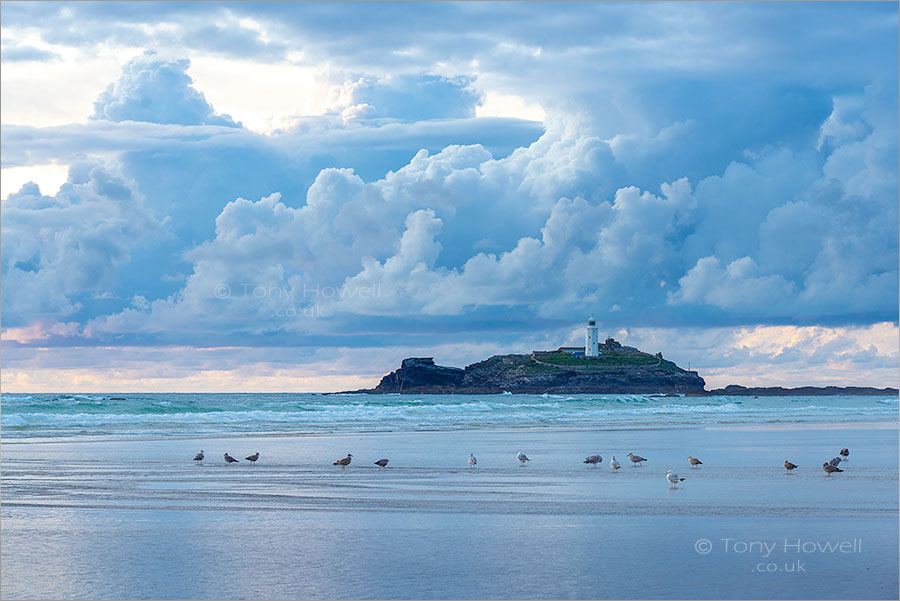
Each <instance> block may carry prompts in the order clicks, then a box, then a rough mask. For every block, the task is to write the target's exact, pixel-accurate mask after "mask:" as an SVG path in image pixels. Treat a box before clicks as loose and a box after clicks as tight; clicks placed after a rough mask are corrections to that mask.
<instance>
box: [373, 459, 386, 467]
mask: <svg viewBox="0 0 900 601" xmlns="http://www.w3.org/2000/svg"><path fill="white" fill-rule="evenodd" d="M387 464H388V460H387V459H379V460H378V461H376V462H375V465H377V466H380V467H387Z"/></svg>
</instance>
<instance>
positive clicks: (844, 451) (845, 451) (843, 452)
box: [841, 447, 850, 461]
mask: <svg viewBox="0 0 900 601" xmlns="http://www.w3.org/2000/svg"><path fill="white" fill-rule="evenodd" d="M841 457H843V459H842V460H841V461H847V460H848V459H850V449H848V448H846V447H845V448H843V449H841Z"/></svg>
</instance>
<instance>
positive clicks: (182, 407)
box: [0, 394, 898, 438]
mask: <svg viewBox="0 0 900 601" xmlns="http://www.w3.org/2000/svg"><path fill="white" fill-rule="evenodd" d="M897 407H898V403H897V399H896V398H894V397H879V396H829V397H763V398H750V397H728V396H713V397H684V396H678V397H671V396H661V395H636V394H629V395H587V394H586V395H569V396H563V395H553V394H544V395H512V394H498V395H480V396H479V395H429V396H422V397H406V396H401V395H394V394H391V395H364V394H335V395H322V394H133V395H130V394H119V395H83V394H63V395H52V394H51V395H39V394H30V395H28V394H8V395H4V397H3V413H2V418H0V423H2V427H3V435H4V436H6V437H9V438H23V437H37V438H42V437H58V436H67V437H70V436H85V435H87V436H96V435H112V436H129V435H162V436H166V435H179V436H181V435H191V434H204V435H207V434H221V433H228V432H360V431H368V430H384V431H414V430H418V429H423V428H427V429H442V430H454V429H478V428H482V427H491V428H497V427H501V428H522V427H526V428H530V427H586V428H616V427H660V426H673V425H717V424H741V423H760V422H762V423H766V422H769V423H778V422H782V421H788V420H789V421H794V422H834V421H866V420H867V421H871V420H873V419H874V420H896V419H897Z"/></svg>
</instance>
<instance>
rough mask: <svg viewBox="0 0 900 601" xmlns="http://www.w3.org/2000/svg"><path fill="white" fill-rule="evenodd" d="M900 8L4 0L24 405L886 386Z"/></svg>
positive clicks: (13, 297)
mask: <svg viewBox="0 0 900 601" xmlns="http://www.w3.org/2000/svg"><path fill="white" fill-rule="evenodd" d="M898 21H900V19H898V5H897V3H895V2H893V3H888V2H886V3H879V2H871V3H840V2H827V3H813V2H811V3H742V2H729V3H700V2H691V3H677V2H665V3H591V2H577V3H564V2H553V3H540V2H528V3H507V2H502V3H462V2H459V3H456V2H450V3H441V2H434V3H432V2H429V3H397V4H393V3H338V2H316V3H291V2H275V3H266V2H251V3H240V2H229V3H217V2H198V3H194V2H159V3H157V2H114V3H106V2H96V3H94V2H77V3H69V2H64V3H54V2H2V3H0V39H2V49H0V66H2V70H0V84H2V85H0V94H2V98H0V107H2V114H0V123H2V126H0V144H2V155H0V157H2V161H0V167H2V173H0V176H2V177H0V183H2V190H0V198H2V234H0V242H2V265H0V267H2V293H0V296H2V332H0V338H2V361H3V363H2V387H3V390H4V391H6V392H17V391H18V392H51V391H53V392H63V391H65V392H89V391H96V392H104V391H180V392H192V391H210V392H217V391H224V392H254V391H260V392H262V391H298V392H299V391H336V390H347V389H356V388H361V387H368V386H372V385H374V384H376V383H377V382H378V380H379V378H380V377H381V376H382V375H383V374H385V373H387V372H389V371H391V370H393V369H395V368H396V367H397V366H398V365H399V362H400V360H401V359H402V358H404V357H409V356H433V357H434V358H435V360H436V362H437V363H439V364H444V365H455V366H464V365H466V364H468V363H472V362H475V361H479V360H482V359H484V358H486V357H488V356H490V355H492V354H497V353H527V352H530V351H532V350H535V349H550V348H556V347H558V346H561V345H575V344H583V340H584V326H585V323H586V320H587V318H588V317H589V316H590V315H594V316H595V318H596V319H597V321H598V323H599V325H600V330H601V336H602V335H604V334H605V335H611V336H614V337H615V338H616V339H618V340H620V341H623V342H624V343H626V344H630V345H634V346H638V347H639V348H641V349H643V350H646V351H648V352H652V353H655V352H657V351H660V352H662V353H663V354H664V356H666V357H667V358H669V359H672V360H674V361H676V362H677V363H679V365H681V366H683V367H690V368H691V369H694V370H697V371H699V373H700V375H701V376H703V377H704V378H705V379H706V381H707V385H708V388H712V387H719V386H724V385H727V384H743V385H748V386H749V385H783V386H799V385H863V386H866V385H868V386H897V385H898V367H900V359H898V357H900V352H898V345H900V342H898V339H900V331H898V306H900V299H898V288H900V280H898V219H900V217H898V195H900V190H898V157H900V155H898V138H897V131H898Z"/></svg>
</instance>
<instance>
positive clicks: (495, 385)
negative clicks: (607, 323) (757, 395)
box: [354, 338, 706, 394]
mask: <svg viewBox="0 0 900 601" xmlns="http://www.w3.org/2000/svg"><path fill="white" fill-rule="evenodd" d="M596 351H597V352H596V355H593V356H585V351H584V348H582V347H560V348H559V349H557V350H555V351H534V352H532V353H530V354H527V355H494V356H493V357H491V358H489V359H486V360H484V361H479V362H478V363H473V364H471V365H467V366H466V367H465V368H459V367H445V366H442V365H436V364H435V362H434V358H433V357H411V358H408V359H404V360H403V362H402V364H401V365H400V369H397V370H395V371H392V372H391V373H389V374H388V375H386V376H384V377H383V378H382V379H381V382H380V383H379V384H378V386H376V387H375V388H371V389H365V390H357V391H354V392H358V393H371V394H395V393H399V394H499V393H504V392H509V393H528V394H544V393H547V394H579V393H596V394H615V393H637V394H648V393H650V394H653V393H656V394H705V393H706V391H705V390H704V386H705V384H706V383H705V382H704V381H703V378H701V377H700V376H699V375H698V374H697V372H696V371H688V370H685V369H682V368H680V367H678V366H677V365H676V364H675V363H673V362H672V361H668V360H666V359H664V358H663V357H662V354H661V353H656V354H650V353H645V352H643V351H640V350H638V349H637V348H634V347H630V346H623V345H622V344H620V343H619V342H617V341H616V340H614V339H612V338H607V340H606V342H604V343H601V344H597V347H596Z"/></svg>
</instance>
